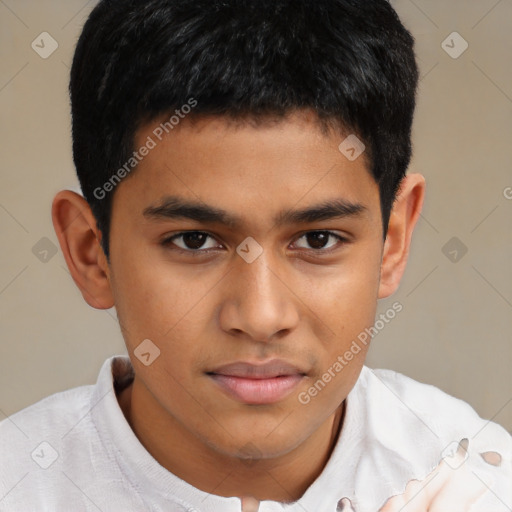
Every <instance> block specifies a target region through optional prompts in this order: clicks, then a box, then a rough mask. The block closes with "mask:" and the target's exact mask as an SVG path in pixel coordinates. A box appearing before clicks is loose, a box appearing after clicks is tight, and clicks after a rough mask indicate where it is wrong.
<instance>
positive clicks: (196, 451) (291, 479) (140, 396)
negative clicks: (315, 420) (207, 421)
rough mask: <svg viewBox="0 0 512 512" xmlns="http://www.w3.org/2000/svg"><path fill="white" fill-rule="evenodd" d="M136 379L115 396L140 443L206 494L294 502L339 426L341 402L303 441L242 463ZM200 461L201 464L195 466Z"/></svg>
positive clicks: (311, 478)
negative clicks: (277, 454) (173, 413)
mask: <svg viewBox="0 0 512 512" xmlns="http://www.w3.org/2000/svg"><path fill="white" fill-rule="evenodd" d="M148 394H149V392H148V390H147V388H146V387H145V386H144V385H143V384H141V383H140V382H139V381H138V379H137V377H135V379H134V381H133V382H132V384H131V385H130V386H128V387H127V388H125V389H124V390H123V391H121V392H120V394H119V396H118V400H119V404H120V407H121V409H122V411H123V413H124V415H125V417H126V420H127V421H128V423H129V424H130V426H131V428H132V430H133V431H134V433H135V435H136V436H137V438H138V439H139V441H140V442H141V443H142V444H143V445H144V447H145V448H146V450H148V452H149V453H150V454H151V455H152V456H153V457H154V458H155V459H156V460H157V461H158V463H159V464H160V465H161V466H163V467H164V468H166V469H167V470H168V471H170V472H171V473H173V474H174V475H176V476H177V477H179V478H181V479H182V480H184V481H186V482H188V483H189V484H190V485H193V486H194V487H196V488H197V489H200V490H202V491H204V492H208V493H213V494H216V495H218V496H224V497H232V496H238V497H243V496H251V497H254V498H256V499H257V500H260V501H261V500H273V501H278V502H292V501H297V500H298V499H299V498H300V497H301V496H302V495H303V494H304V492H305V491H306V490H307V488H308V487H309V486H310V485H311V484H312V483H313V482H314V481H315V480H316V478H317V477H318V476H319V475H320V473H321V472H322V470H323V469H324V467H325V465H326V464H327V461H328V460H329V457H330V455H331V453H332V451H333V449H334V446H335V445H336V442H337V440H338V437H339V433H340V431H341V427H342V424H343V417H344V412H345V402H343V403H342V404H341V406H340V407H338V408H337V409H336V410H335V411H334V412H333V413H332V414H331V415H330V416H329V417H328V418H327V420H326V421H325V422H324V423H322V424H321V425H320V427H319V428H318V429H317V430H316V431H315V432H313V434H312V435H311V436H309V437H308V438H307V439H306V441H304V442H303V443H302V444H300V445H299V446H297V447H296V448H295V449H293V450H292V451H291V452H289V453H287V454H285V455H283V456H280V457H276V458H271V459H258V460H254V461H250V462H248V461H244V460H241V459H238V458H234V457H229V456H226V455H225V454H222V453H219V452H218V451H216V450H214V449H213V448H212V447H210V446H208V445H207V444H205V443H204V442H202V440H201V439H198V438H197V437H196V436H194V435H193V434H192V433H191V432H190V431H188V430H187V429H185V428H184V427H183V425H182V424H181V423H178V422H177V421H176V420H175V419H174V418H172V416H170V415H169V414H168V413H167V412H166V411H164V410H163V409H161V408H160V409H159V406H158V404H157V403H156V402H155V401H154V399H153V400H151V397H149V396H148ZM199 461H200V462H199Z"/></svg>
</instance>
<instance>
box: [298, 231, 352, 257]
mask: <svg viewBox="0 0 512 512" xmlns="http://www.w3.org/2000/svg"><path fill="white" fill-rule="evenodd" d="M301 239H304V240H305V241H306V244H309V246H310V247H304V246H303V247H300V246H299V248H301V249H310V250H313V251H316V252H330V251H329V250H328V249H331V248H333V247H334V246H336V245H342V244H344V243H346V242H348V240H347V239H346V238H345V237H343V236H341V235H338V234H336V233H333V232H332V231H309V232H307V233H304V234H303V235H302V236H301V237H300V238H298V240H301ZM329 239H334V241H333V243H331V244H328V241H329Z"/></svg>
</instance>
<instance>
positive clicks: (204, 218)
mask: <svg viewBox="0 0 512 512" xmlns="http://www.w3.org/2000/svg"><path fill="white" fill-rule="evenodd" d="M366 210H367V208H366V206H364V205H362V204H360V203H353V202H351V201H348V200H346V199H333V200H328V201H325V202H322V203H319V204H316V205H313V206H308V207H306V208H302V209H297V210H294V209H286V210H282V211H281V212H279V213H278V214H277V215H276V216H275V217H274V219H273V220H274V223H275V225H276V226H278V227H279V226H283V225H288V224H290V225H291V224H308V223H312V222H319V221H324V220H331V219H340V218H345V217H357V216H360V215H361V214H362V213H363V212H365V211H366ZM143 216H144V217H146V218H148V219H153V220H161V219H190V220H194V221H197V222H202V223H207V224H222V225H224V226H227V227H229V228H232V229H235V228H238V227H240V226H242V224H243V220H242V218H241V217H238V216H235V215H233V214H231V213H229V212H227V211H225V210H222V209H220V208H217V207H214V206H210V205H207V204H204V203H201V202H196V201H191V200H188V199H184V198H181V197H179V196H166V197H164V198H163V199H162V200H161V201H160V202H159V203H158V204H157V205H155V206H148V207H147V208H145V209H144V210H143Z"/></svg>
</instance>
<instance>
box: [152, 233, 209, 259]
mask: <svg viewBox="0 0 512 512" xmlns="http://www.w3.org/2000/svg"><path fill="white" fill-rule="evenodd" d="M208 238H210V239H211V240H215V239H214V238H213V237H212V236H211V235H209V234H208V233H205V232H203V231H184V232H182V233H177V234H175V235H173V236H171V237H168V238H166V239H164V240H162V242H161V245H163V246H164V247H168V246H171V245H175V246H176V247H177V249H176V250H178V251H181V252H187V253H190V254H201V253H202V254H204V253H207V252H210V249H214V248H216V247H218V245H215V244H214V245H211V244H210V246H208V245H207V246H206V247H205V242H206V241H207V240H208ZM173 249H174V248H173Z"/></svg>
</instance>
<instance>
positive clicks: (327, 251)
mask: <svg viewBox="0 0 512 512" xmlns="http://www.w3.org/2000/svg"><path fill="white" fill-rule="evenodd" d="M191 233H199V234H202V235H206V236H208V237H210V238H213V239H215V237H214V236H213V235H211V234H210V233H207V232H205V231H182V232H180V233H176V234H174V235H172V236H170V237H167V238H165V239H164V240H162V241H161V242H160V244H161V245H162V246H163V247H165V248H170V246H171V245H174V247H172V248H171V250H172V251H176V252H179V253H181V254H186V255H192V256H195V257H196V256H204V255H207V254H210V253H212V252H215V251H216V250H217V249H196V250H193V249H189V250H186V249H182V248H181V247H178V246H176V245H175V244H173V241H174V240H175V239H176V238H180V237H182V236H184V235H187V234H191ZM312 233H326V234H328V235H329V236H332V237H334V238H336V239H337V240H338V241H339V244H338V246H335V247H330V248H329V249H325V250H324V249H299V252H301V253H304V252H313V253H315V255H324V254H330V253H331V252H333V251H334V250H337V249H339V246H340V245H345V244H346V243H348V239H347V238H345V237H343V236H341V235H338V234H336V233H334V232H333V231H328V230H313V231H307V232H306V233H303V234H302V235H301V236H299V237H298V238H297V240H300V239H301V238H303V237H305V236H306V235H310V234H312Z"/></svg>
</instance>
